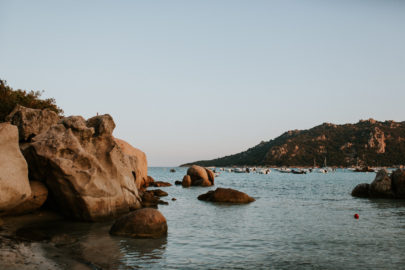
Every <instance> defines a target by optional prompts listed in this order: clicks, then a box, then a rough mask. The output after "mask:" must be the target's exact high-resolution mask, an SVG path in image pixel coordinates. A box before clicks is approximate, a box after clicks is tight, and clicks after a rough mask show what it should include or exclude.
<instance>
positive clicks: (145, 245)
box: [64, 167, 405, 269]
mask: <svg viewBox="0 0 405 270" xmlns="http://www.w3.org/2000/svg"><path fill="white" fill-rule="evenodd" d="M170 169H172V168H161V167H159V168H149V171H148V174H149V175H150V176H152V177H153V178H154V179H155V180H156V181H166V182H170V183H172V184H173V186H171V187H163V188H160V189H162V190H164V191H166V192H168V193H169V195H168V196H167V197H162V199H163V200H165V201H167V202H168V203H169V204H168V205H159V210H160V211H161V213H162V214H163V215H164V216H165V217H166V219H167V224H168V235H167V237H165V238H162V239H129V238H123V237H115V236H110V235H109V234H108V229H109V227H110V226H111V223H96V224H89V225H80V226H79V225H77V228H75V227H74V226H73V227H72V225H65V226H70V227H69V231H70V234H71V235H72V237H74V236H76V237H77V238H78V239H79V242H78V243H76V244H75V245H76V246H77V250H78V251H80V252H82V254H83V256H85V257H86V256H90V257H91V258H89V261H93V262H94V264H93V268H94V269H104V267H102V265H108V267H105V268H111V269H405V201H404V200H402V201H400V200H384V199H360V198H353V197H352V196H351V195H350V193H351V191H352V189H353V188H354V187H355V186H356V185H357V184H359V183H371V182H372V181H373V179H374V177H375V173H356V172H352V171H350V170H347V169H337V170H336V171H335V172H329V173H326V174H324V173H317V172H312V173H307V174H290V173H280V172H277V171H275V170H274V169H272V171H271V173H270V174H259V173H232V172H226V171H221V172H220V175H219V176H218V177H216V178H215V185H214V186H212V187H190V188H183V187H182V186H176V185H174V182H175V181H176V180H180V181H181V179H182V178H183V176H184V175H185V174H186V169H187V168H174V169H175V170H176V172H174V173H172V172H170ZM218 187H224V188H233V189H236V190H239V191H242V192H245V193H247V194H248V195H250V196H251V197H254V198H255V199H256V201H255V202H253V203H250V204H245V205H230V204H218V203H212V202H205V201H199V200H198V199H197V197H198V195H200V194H203V193H206V192H208V191H209V190H214V189H216V188H218ZM172 198H175V199H176V200H172ZM355 214H358V215H359V219H355V218H354V215H355ZM64 231H66V228H64ZM100 265H101V266H100ZM98 266H100V268H97V267H98Z"/></svg>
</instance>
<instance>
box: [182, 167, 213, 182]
mask: <svg viewBox="0 0 405 270" xmlns="http://www.w3.org/2000/svg"><path fill="white" fill-rule="evenodd" d="M187 175H188V176H190V180H191V186H203V187H208V186H212V185H213V184H214V178H215V175H214V173H213V172H212V171H210V170H208V169H206V168H203V167H200V166H197V165H193V166H191V167H190V168H188V170H187ZM183 182H184V178H183ZM183 186H184V185H183Z"/></svg>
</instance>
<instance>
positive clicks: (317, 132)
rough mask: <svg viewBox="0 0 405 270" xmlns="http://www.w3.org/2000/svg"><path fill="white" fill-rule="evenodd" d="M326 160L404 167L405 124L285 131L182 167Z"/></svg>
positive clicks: (337, 163) (340, 163) (374, 123)
mask: <svg viewBox="0 0 405 270" xmlns="http://www.w3.org/2000/svg"><path fill="white" fill-rule="evenodd" d="M325 159H326V161H327V165H328V166H344V167H349V166H352V165H361V166H363V165H368V166H393V165H400V164H405V121H404V122H394V121H385V122H379V121H376V120H374V119H369V120H361V121H359V122H358V123H356V124H345V125H334V124H330V123H324V124H322V125H319V126H316V127H314V128H311V129H308V130H291V131H288V132H285V133H284V134H282V135H281V136H279V137H277V138H275V139H273V140H270V141H267V142H261V143H260V144H258V145H256V146H254V147H252V148H249V149H248V150H246V151H244V152H241V153H238V154H234V155H230V156H225V157H222V158H217V159H213V160H202V161H196V162H192V163H187V164H183V165H182V166H189V165H192V164H197V165H201V166H219V167H225V166H233V165H235V166H260V165H263V166H264V165H266V166H313V165H314V162H315V163H316V164H317V165H318V166H319V165H321V166H322V165H323V164H324V161H325Z"/></svg>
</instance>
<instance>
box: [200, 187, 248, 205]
mask: <svg viewBox="0 0 405 270" xmlns="http://www.w3.org/2000/svg"><path fill="white" fill-rule="evenodd" d="M198 199H199V200H202V201H210V202H224V203H250V202H254V201H255V199H253V198H252V197H250V196H249V195H247V194H246V193H243V192H240V191H238V190H235V189H231V188H217V189H216V190H215V191H213V190H211V191H208V192H207V193H205V194H202V195H200V196H198Z"/></svg>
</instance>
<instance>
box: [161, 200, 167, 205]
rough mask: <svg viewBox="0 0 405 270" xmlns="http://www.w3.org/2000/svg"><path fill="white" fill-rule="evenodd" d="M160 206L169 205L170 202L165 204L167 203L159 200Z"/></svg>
mask: <svg viewBox="0 0 405 270" xmlns="http://www.w3.org/2000/svg"><path fill="white" fill-rule="evenodd" d="M158 204H163V205H169V203H168V202H165V201H162V200H159V201H158Z"/></svg>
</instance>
